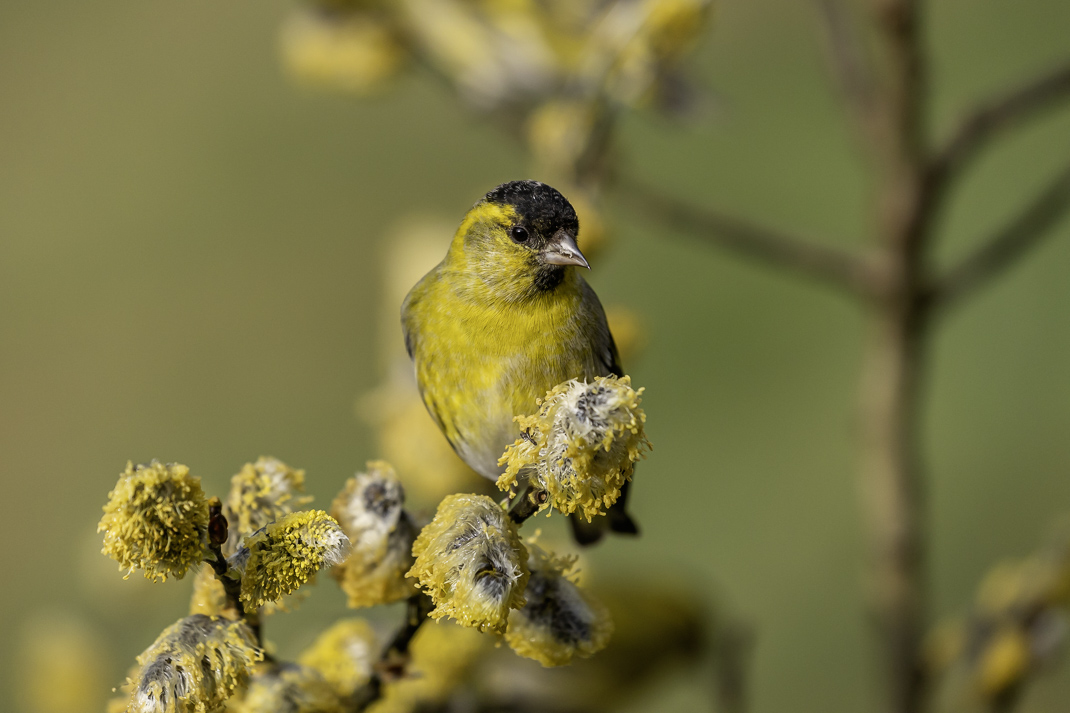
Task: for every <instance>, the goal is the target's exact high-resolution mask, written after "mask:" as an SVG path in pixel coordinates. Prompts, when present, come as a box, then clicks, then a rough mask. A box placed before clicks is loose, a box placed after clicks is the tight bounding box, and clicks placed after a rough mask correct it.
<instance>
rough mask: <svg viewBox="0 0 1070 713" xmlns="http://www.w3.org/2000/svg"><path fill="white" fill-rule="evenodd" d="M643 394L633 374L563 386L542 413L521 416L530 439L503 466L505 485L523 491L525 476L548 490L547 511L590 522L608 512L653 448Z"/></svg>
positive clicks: (516, 445)
mask: <svg viewBox="0 0 1070 713" xmlns="http://www.w3.org/2000/svg"><path fill="white" fill-rule="evenodd" d="M642 393H643V390H642V389H639V390H638V391H636V390H634V389H632V387H631V378H630V377H627V376H625V377H622V378H619V379H618V378H617V377H614V376H606V377H602V376H598V377H595V379H594V381H593V382H591V383H586V382H583V381H578V380H572V381H566V382H564V383H562V384H558V385H557V386H555V387H554V388H553V389H552V390H551V391H550V392H549V393H547V395H546V398H545V399H543V400H542V401H541V402H540V407H539V411H538V413H536V414H534V415H531V416H518V417H517V419H516V420H517V423H518V424H519V425H520V428H521V430H522V431H523V433H522V435H521V437H520V438H518V439H517V440H516V442H515V443H513V444H512V445H510V446H508V447H507V448H506V450H505V454H504V455H503V456H502V457H501V459H500V460H499V461H498V463H499V465H505V466H506V469H505V472H504V473H503V474H502V475H501V477H500V478H498V487H499V488H501V489H502V490H508V489H510V488H513V487H514V486H516V485H517V484H518V481H519V480H520V478H521V477H522V476H521V471H522V470H523V472H524V474H525V475H527V477H529V478H531V480H532V482H533V483H534V484H535V485H536V487H538V488H540V489H542V490H543V491H545V492H546V494H547V496H548V497H547V501H546V503H544V504H543V506H542V507H543V508H546V507H553V508H555V509H557V510H559V511H560V512H563V513H565V514H571V513H573V512H579V513H581V514H582V515H583V516H584V517H586V518H587V520H588V521H590V520H591V518H593V517H594V516H595V515H600V514H603V513H604V512H605V510H604V509H605V508H608V507H610V506H611V505H613V503H615V502H616V501H617V498H618V497H620V490H621V487H622V486H623V485H624V483H625V482H626V481H628V480H630V479H631V477H632V472H633V471H634V469H635V462H636V461H637V460H639V458H641V457H643V456H644V451H645V449H648V448H649V447H650V442H649V441H648V440H647V438H646V434H645V433H644V432H643V424H644V422H645V421H646V414H645V413H643V409H642V408H640V407H639V402H640V396H641V395H642Z"/></svg>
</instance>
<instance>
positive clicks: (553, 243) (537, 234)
mask: <svg viewBox="0 0 1070 713" xmlns="http://www.w3.org/2000/svg"><path fill="white" fill-rule="evenodd" d="M483 200H484V201H486V202H487V203H494V204H497V205H507V206H510V207H512V208H513V210H515V211H516V213H517V215H518V216H520V222H518V223H517V224H516V225H515V226H513V227H512V229H511V232H510V237H511V238H512V239H513V241H514V242H516V243H519V244H522V245H526V246H528V247H530V248H531V249H532V250H534V251H537V254H538V255H539V258H540V260H541V261H542V262H543V263H545V264H547V265H551V266H564V265H578V266H580V267H586V268H588V269H590V265H588V264H587V260H586V258H584V257H583V253H581V252H580V249H579V248H578V247H577V246H576V236H577V234H578V233H579V230H580V222H579V218H578V217H577V216H576V210H575V209H574V208H573V207H572V204H571V203H569V202H568V199H566V198H565V197H564V196H563V195H561V192H560V191H558V190H557V189H556V188H553V187H552V186H548V185H546V184H545V183H540V182H538V181H510V182H509V183H503V184H501V185H500V186H498V187H497V188H495V189H494V190H492V191H490V192H489V193H487V195H486V196H484V198H483Z"/></svg>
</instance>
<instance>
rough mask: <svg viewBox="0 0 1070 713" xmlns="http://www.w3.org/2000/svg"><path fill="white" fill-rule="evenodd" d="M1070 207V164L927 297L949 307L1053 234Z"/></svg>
mask: <svg viewBox="0 0 1070 713" xmlns="http://www.w3.org/2000/svg"><path fill="white" fill-rule="evenodd" d="M1067 211H1070V164H1068V165H1067V166H1066V167H1065V168H1064V169H1063V170H1062V171H1061V172H1060V173H1059V174H1058V175H1057V176H1056V177H1055V178H1054V180H1052V181H1051V183H1049V184H1048V185H1047V186H1046V187H1045V189H1044V190H1043V191H1042V192H1041V193H1040V194H1039V195H1038V196H1037V197H1036V198H1034V199H1033V200H1032V201H1031V202H1030V203H1029V204H1028V205H1027V206H1026V207H1025V208H1023V209H1022V210H1021V211H1020V212H1019V213H1018V214H1017V215H1016V216H1014V218H1013V219H1011V221H1010V222H1008V223H1007V224H1006V225H1005V226H1003V227H1002V228H1001V229H1000V230H999V231H997V232H996V233H995V234H994V235H993V236H992V237H991V238H989V239H988V240H987V241H985V242H984V244H983V245H982V246H981V247H980V248H978V249H977V251H976V252H974V253H973V254H972V255H969V256H968V257H966V258H965V259H964V260H963V261H962V262H961V263H959V264H958V265H956V266H955V267H953V268H952V269H951V270H949V271H948V272H947V274H946V275H944V276H943V277H942V278H939V279H938V280H936V281H935V282H934V284H932V285H931V286H930V287H929V289H928V291H927V293H926V294H925V295H924V297H925V299H926V300H927V301H928V302H929V303H931V304H932V306H934V307H938V308H941V309H946V308H947V307H948V306H950V305H952V304H954V303H957V302H960V301H961V300H962V299H963V298H964V297H966V296H968V295H969V294H971V293H973V292H975V291H976V290H978V289H980V288H981V287H984V286H985V285H986V284H988V283H989V282H990V281H991V280H992V279H993V278H995V277H997V276H999V275H1000V274H1001V273H1002V272H1004V271H1005V270H1007V269H1008V268H1010V267H1011V266H1012V265H1013V264H1014V263H1015V262H1017V261H1018V260H1019V259H1020V258H1021V257H1022V256H1023V255H1025V254H1026V253H1027V252H1029V250H1030V249H1032V248H1033V247H1035V246H1036V245H1038V244H1039V243H1040V242H1041V241H1042V240H1043V239H1044V238H1045V237H1047V236H1049V235H1051V234H1052V232H1053V230H1052V228H1054V227H1055V225H1056V224H1057V223H1058V222H1059V220H1060V219H1062V218H1063V216H1065V215H1066V213H1067Z"/></svg>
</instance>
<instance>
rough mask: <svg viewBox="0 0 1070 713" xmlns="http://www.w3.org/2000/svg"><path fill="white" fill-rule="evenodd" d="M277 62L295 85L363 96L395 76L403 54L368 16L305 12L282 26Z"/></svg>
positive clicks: (387, 30) (391, 34)
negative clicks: (311, 85) (330, 89)
mask: <svg viewBox="0 0 1070 713" xmlns="http://www.w3.org/2000/svg"><path fill="white" fill-rule="evenodd" d="M282 57H283V61H284V64H285V66H286V69H287V70H289V72H290V74H292V75H293V76H294V77H295V78H296V79H298V80H300V81H303V82H307V83H309V84H314V85H319V86H326V87H328V88H334V89H341V90H344V91H351V92H356V93H366V92H369V91H372V90H374V89H376V88H378V87H379V86H380V85H382V84H383V83H384V82H385V81H386V80H387V79H389V78H390V77H392V76H393V75H394V74H396V73H397V70H398V69H399V67H400V66H401V63H402V60H403V59H404V57H405V55H404V52H403V50H402V46H401V43H400V42H399V41H398V38H397V33H396V32H395V31H394V30H393V28H392V27H391V26H390V25H389V24H388V23H386V22H384V21H383V20H382V19H380V18H379V17H376V16H374V15H372V14H371V13H366V14H361V13H321V12H316V11H304V12H300V13H298V14H296V15H294V16H292V17H290V18H289V19H288V20H287V21H286V24H285V26H284V27H283V30H282Z"/></svg>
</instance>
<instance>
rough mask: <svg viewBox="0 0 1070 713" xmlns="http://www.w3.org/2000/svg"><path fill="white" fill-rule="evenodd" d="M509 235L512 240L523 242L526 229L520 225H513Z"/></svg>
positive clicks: (525, 236)
mask: <svg viewBox="0 0 1070 713" xmlns="http://www.w3.org/2000/svg"><path fill="white" fill-rule="evenodd" d="M509 237H511V238H512V239H513V242H517V243H523V242H527V239H528V229H527V228H525V227H524V226H522V225H516V226H513V229H512V230H510V231H509Z"/></svg>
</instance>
